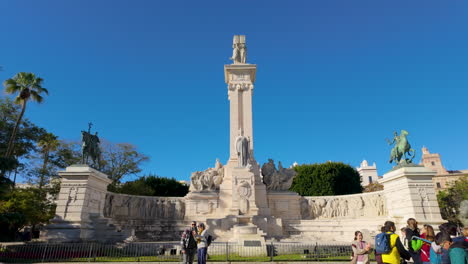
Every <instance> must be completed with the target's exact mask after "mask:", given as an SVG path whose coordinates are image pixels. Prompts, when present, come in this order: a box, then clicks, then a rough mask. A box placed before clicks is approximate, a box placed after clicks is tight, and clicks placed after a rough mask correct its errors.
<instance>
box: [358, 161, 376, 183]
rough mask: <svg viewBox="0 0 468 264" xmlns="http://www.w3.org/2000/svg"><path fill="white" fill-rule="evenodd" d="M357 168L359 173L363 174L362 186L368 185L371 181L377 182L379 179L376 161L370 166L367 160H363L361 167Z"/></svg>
mask: <svg viewBox="0 0 468 264" xmlns="http://www.w3.org/2000/svg"><path fill="white" fill-rule="evenodd" d="M356 170H357V171H358V172H359V175H361V185H362V186H367V185H369V184H371V183H376V182H377V181H378V179H379V176H378V175H377V166H376V165H375V162H374V163H373V164H372V166H369V163H368V162H367V160H363V161H362V162H361V165H360V167H357V168H356Z"/></svg>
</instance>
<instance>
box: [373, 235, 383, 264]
mask: <svg viewBox="0 0 468 264" xmlns="http://www.w3.org/2000/svg"><path fill="white" fill-rule="evenodd" d="M380 233H385V226H381V227H380ZM375 261H376V262H377V264H383V260H382V254H380V253H379V252H377V250H376V251H375Z"/></svg>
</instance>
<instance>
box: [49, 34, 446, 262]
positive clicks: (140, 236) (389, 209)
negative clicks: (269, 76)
mask: <svg viewBox="0 0 468 264" xmlns="http://www.w3.org/2000/svg"><path fill="white" fill-rule="evenodd" d="M231 59H232V60H233V63H232V64H229V65H225V66H224V76H225V82H226V84H227V91H228V99H229V107H230V132H229V146H228V148H229V158H228V160H227V162H226V164H225V165H224V166H223V165H222V164H221V163H220V162H219V160H216V163H215V165H214V167H213V168H208V169H207V170H205V171H197V172H194V173H193V174H192V176H191V183H190V192H189V193H188V194H187V196H186V197H148V196H136V195H125V194H115V193H111V192H107V185H108V184H110V182H111V181H110V180H109V179H108V178H107V176H106V175H104V174H103V173H101V172H99V171H97V170H95V169H92V168H90V167H88V166H87V165H75V166H71V167H68V168H67V169H66V170H65V171H63V172H60V173H59V175H60V176H61V177H62V185H61V190H60V194H59V199H58V202H57V213H56V217H55V218H54V219H52V220H51V222H52V224H51V225H49V226H48V227H47V233H46V238H47V239H49V240H56V241H81V240H99V241H118V240H123V239H125V238H129V237H130V238H131V240H140V241H158V240H159V241H161V240H165V241H167V240H173V241H174V240H178V239H179V237H180V233H181V231H182V230H184V229H185V228H187V227H188V225H189V223H190V221H193V220H196V221H200V222H205V223H206V224H207V226H208V230H209V232H210V234H212V235H213V236H214V237H215V238H216V241H230V242H236V243H238V244H240V245H243V247H239V252H238V253H239V254H240V255H252V254H253V255H265V254H266V243H265V237H266V238H276V239H283V240H284V239H289V240H293V241H308V242H310V241H327V242H329V241H346V242H349V241H350V240H351V239H352V237H353V234H354V232H355V231H356V230H360V231H362V232H363V233H364V236H365V237H366V239H370V236H373V235H375V234H377V233H378V232H379V229H380V227H379V226H380V225H382V224H383V223H384V222H385V221H387V220H392V221H395V222H396V224H397V226H402V225H404V224H405V221H406V219H407V218H410V217H413V218H416V219H417V220H418V222H420V223H423V224H432V225H434V227H435V228H437V226H438V224H440V223H442V222H443V220H442V219H441V216H440V211H439V207H438V204H437V199H436V196H435V191H434V188H433V185H432V177H433V176H434V174H435V172H434V171H432V170H430V169H427V168H424V167H422V166H417V165H411V164H406V165H404V166H403V167H401V166H400V168H396V169H394V170H392V171H390V172H388V173H386V174H385V175H384V177H383V179H381V180H379V182H381V183H382V184H383V185H384V190H383V191H378V192H372V193H362V194H352V195H340V196H318V197H312V196H310V197H301V196H299V195H298V194H297V193H294V192H289V191H288V189H289V186H291V183H292V179H293V178H294V176H295V172H294V171H292V170H289V169H285V168H283V167H282V165H281V163H279V165H278V169H276V168H275V165H274V162H273V161H272V160H271V161H269V163H268V164H265V165H264V166H263V167H262V173H263V175H264V177H263V178H262V176H261V173H260V166H259V164H258V163H257V161H256V160H255V156H254V135H253V122H252V121H253V118H252V96H253V89H254V83H255V78H256V70H257V66H256V65H254V64H248V63H247V46H246V39H245V36H243V35H236V36H234V41H233V56H232V57H231ZM363 165H366V166H362V167H368V166H367V165H368V164H367V162H366V163H365V164H363ZM374 169H375V168H374ZM374 176H376V173H375V175H374ZM342 184H346V183H342Z"/></svg>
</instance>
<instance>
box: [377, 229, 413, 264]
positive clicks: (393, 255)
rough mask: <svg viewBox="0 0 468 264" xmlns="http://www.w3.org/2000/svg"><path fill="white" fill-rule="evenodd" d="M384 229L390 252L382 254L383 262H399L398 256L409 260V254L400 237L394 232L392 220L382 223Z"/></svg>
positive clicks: (393, 263)
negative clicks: (387, 237)
mask: <svg viewBox="0 0 468 264" xmlns="http://www.w3.org/2000/svg"><path fill="white" fill-rule="evenodd" d="M384 231H385V233H386V234H387V235H388V236H389V240H390V252H388V253H383V254H382V261H383V263H388V264H400V257H402V258H404V259H406V260H409V259H410V258H411V255H410V254H409V253H408V251H406V249H405V248H404V246H403V244H402V243H401V241H400V237H399V236H398V235H397V234H395V231H396V227H395V223H394V222H392V221H387V222H385V224H384Z"/></svg>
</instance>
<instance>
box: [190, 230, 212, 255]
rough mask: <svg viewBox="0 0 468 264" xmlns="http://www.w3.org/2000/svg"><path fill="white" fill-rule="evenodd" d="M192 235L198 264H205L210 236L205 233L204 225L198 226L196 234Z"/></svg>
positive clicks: (194, 232)
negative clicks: (195, 244)
mask: <svg viewBox="0 0 468 264" xmlns="http://www.w3.org/2000/svg"><path fill="white" fill-rule="evenodd" d="M193 235H194V237H195V239H196V240H197V248H198V249H197V258H198V262H197V263H198V264H206V255H207V253H208V246H209V244H211V236H210V235H209V234H208V232H207V231H206V227H205V224H203V223H199V224H198V232H196V231H193Z"/></svg>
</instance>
